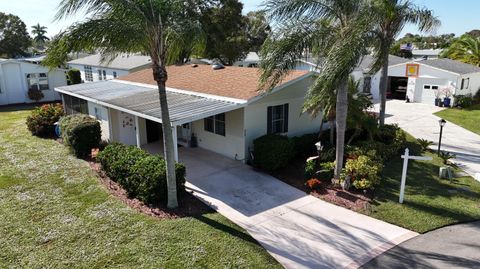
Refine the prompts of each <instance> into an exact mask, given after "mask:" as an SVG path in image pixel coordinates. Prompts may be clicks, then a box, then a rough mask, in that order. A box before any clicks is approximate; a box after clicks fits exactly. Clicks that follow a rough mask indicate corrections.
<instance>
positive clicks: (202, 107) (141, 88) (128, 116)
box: [55, 80, 245, 161]
mask: <svg viewBox="0 0 480 269" xmlns="http://www.w3.org/2000/svg"><path fill="white" fill-rule="evenodd" d="M55 90H56V91H57V92H60V93H62V95H70V96H73V97H76V98H79V99H83V100H86V101H88V107H89V109H88V110H89V114H90V115H92V116H95V113H96V108H92V107H94V106H95V105H100V106H102V107H105V108H107V109H108V122H109V124H108V126H109V127H108V128H109V132H110V134H111V137H110V140H112V141H118V140H122V139H123V140H125V141H127V142H126V144H132V145H136V146H137V147H141V146H142V144H146V143H145V142H148V138H147V135H148V134H147V129H146V128H147V127H146V125H147V124H149V125H152V123H153V124H154V123H158V124H162V119H161V118H162V113H161V108H160V103H159V95H158V90H157V88H156V87H155V86H150V85H145V84H138V83H133V82H126V81H119V80H111V81H101V82H94V83H85V84H77V85H72V86H68V87H59V88H56V89H55ZM167 100H168V105H169V113H170V121H171V122H170V123H171V125H172V134H173V138H174V141H176V142H177V144H178V143H179V140H180V139H179V135H178V131H177V130H178V129H181V128H184V126H186V125H187V124H189V123H191V122H193V121H196V120H201V119H204V118H207V117H211V116H214V115H217V114H220V113H225V112H229V111H232V110H236V109H239V108H241V107H243V106H244V105H245V102H242V101H240V100H236V99H228V98H222V99H219V98H215V97H213V96H210V95H202V94H195V95H193V94H191V93H188V92H185V91H181V90H176V89H170V88H167ZM64 103H65V102H64ZM151 128H152V127H150V130H151ZM153 128H154V127H153ZM125 141H121V142H124V143H125ZM180 142H182V141H180ZM174 148H175V159H176V160H177V161H178V147H174Z"/></svg>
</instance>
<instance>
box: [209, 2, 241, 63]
mask: <svg viewBox="0 0 480 269" xmlns="http://www.w3.org/2000/svg"><path fill="white" fill-rule="evenodd" d="M242 9H243V4H242V3H241V2H239V1H238V0H214V1H212V2H210V3H207V5H204V7H203V8H202V10H201V14H202V15H201V17H200V21H201V23H202V27H203V30H204V31H205V33H206V36H207V38H206V40H207V41H206V49H205V53H204V56H205V57H207V58H209V59H218V60H219V61H220V62H222V63H223V64H225V65H232V64H233V63H234V62H235V61H237V60H238V59H240V58H242V57H244V56H245V55H246V49H247V48H248V44H247V37H246V34H245V19H244V17H243V16H242Z"/></svg>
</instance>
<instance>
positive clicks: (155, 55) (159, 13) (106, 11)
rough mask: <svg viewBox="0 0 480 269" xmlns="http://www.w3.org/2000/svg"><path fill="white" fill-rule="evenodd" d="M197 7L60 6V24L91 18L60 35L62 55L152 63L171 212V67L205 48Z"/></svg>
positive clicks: (141, 1)
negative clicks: (194, 13)
mask: <svg viewBox="0 0 480 269" xmlns="http://www.w3.org/2000/svg"><path fill="white" fill-rule="evenodd" d="M194 9H195V6H193V5H191V3H189V2H186V1H185V2H183V1H175V0H156V1H152V0H136V1H128V0H62V2H61V4H60V6H59V10H58V13H57V19H61V18H64V17H67V16H70V15H73V14H76V13H78V12H81V11H86V12H87V16H88V18H87V19H86V20H85V21H83V22H81V23H77V24H74V25H72V26H71V27H70V28H68V30H67V31H66V32H64V33H63V34H62V37H61V39H62V42H58V43H57V45H58V44H60V45H61V46H62V47H63V48H60V49H59V51H63V52H65V51H80V50H89V49H93V48H96V49H97V50H98V51H99V52H100V53H101V54H102V58H103V59H104V61H109V60H113V59H114V58H115V56H116V55H118V54H119V53H136V52H143V53H145V54H147V55H149V56H150V57H151V59H152V71H153V78H154V80H155V81H156V82H157V85H158V93H159V105H160V108H161V113H162V129H163V143H164V155H165V159H166V168H167V169H166V170H167V189H168V203H167V206H168V207H169V208H175V207H177V206H178V201H177V189H176V179H175V159H174V147H175V146H176V141H175V142H174V141H173V134H172V126H171V122H170V115H169V110H168V103H167V94H166V81H167V79H168V74H167V69H166V66H167V64H169V63H171V62H173V61H174V60H175V59H178V55H179V53H181V51H182V50H183V49H184V48H197V49H199V50H201V49H202V48H203V45H204V42H203V35H202V31H201V27H200V24H199V23H198V22H197V21H195V20H192V18H191V17H189V16H188V12H187V10H188V11H190V10H194Z"/></svg>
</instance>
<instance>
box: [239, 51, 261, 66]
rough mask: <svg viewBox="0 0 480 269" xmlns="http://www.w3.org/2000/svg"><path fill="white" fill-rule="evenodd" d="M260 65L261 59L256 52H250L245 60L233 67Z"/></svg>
mask: <svg viewBox="0 0 480 269" xmlns="http://www.w3.org/2000/svg"><path fill="white" fill-rule="evenodd" d="M259 64H260V57H259V56H258V53H256V52H249V53H248V54H247V56H245V58H244V59H242V60H240V61H237V62H235V63H234V64H233V65H234V66H238V67H258V65H259Z"/></svg>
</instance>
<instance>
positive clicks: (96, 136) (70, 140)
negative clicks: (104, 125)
mask: <svg viewBox="0 0 480 269" xmlns="http://www.w3.org/2000/svg"><path fill="white" fill-rule="evenodd" d="M60 130H61V133H62V137H63V141H64V142H65V145H67V146H69V147H70V149H71V150H72V152H73V153H74V154H75V156H77V157H79V158H85V157H87V156H88V155H89V154H90V152H91V150H92V148H98V147H99V145H100V142H101V139H102V130H101V128H100V123H99V122H98V121H97V120H95V119H94V118H91V117H90V116H87V115H82V114H77V115H70V116H66V117H63V118H62V119H61V121H60Z"/></svg>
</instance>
